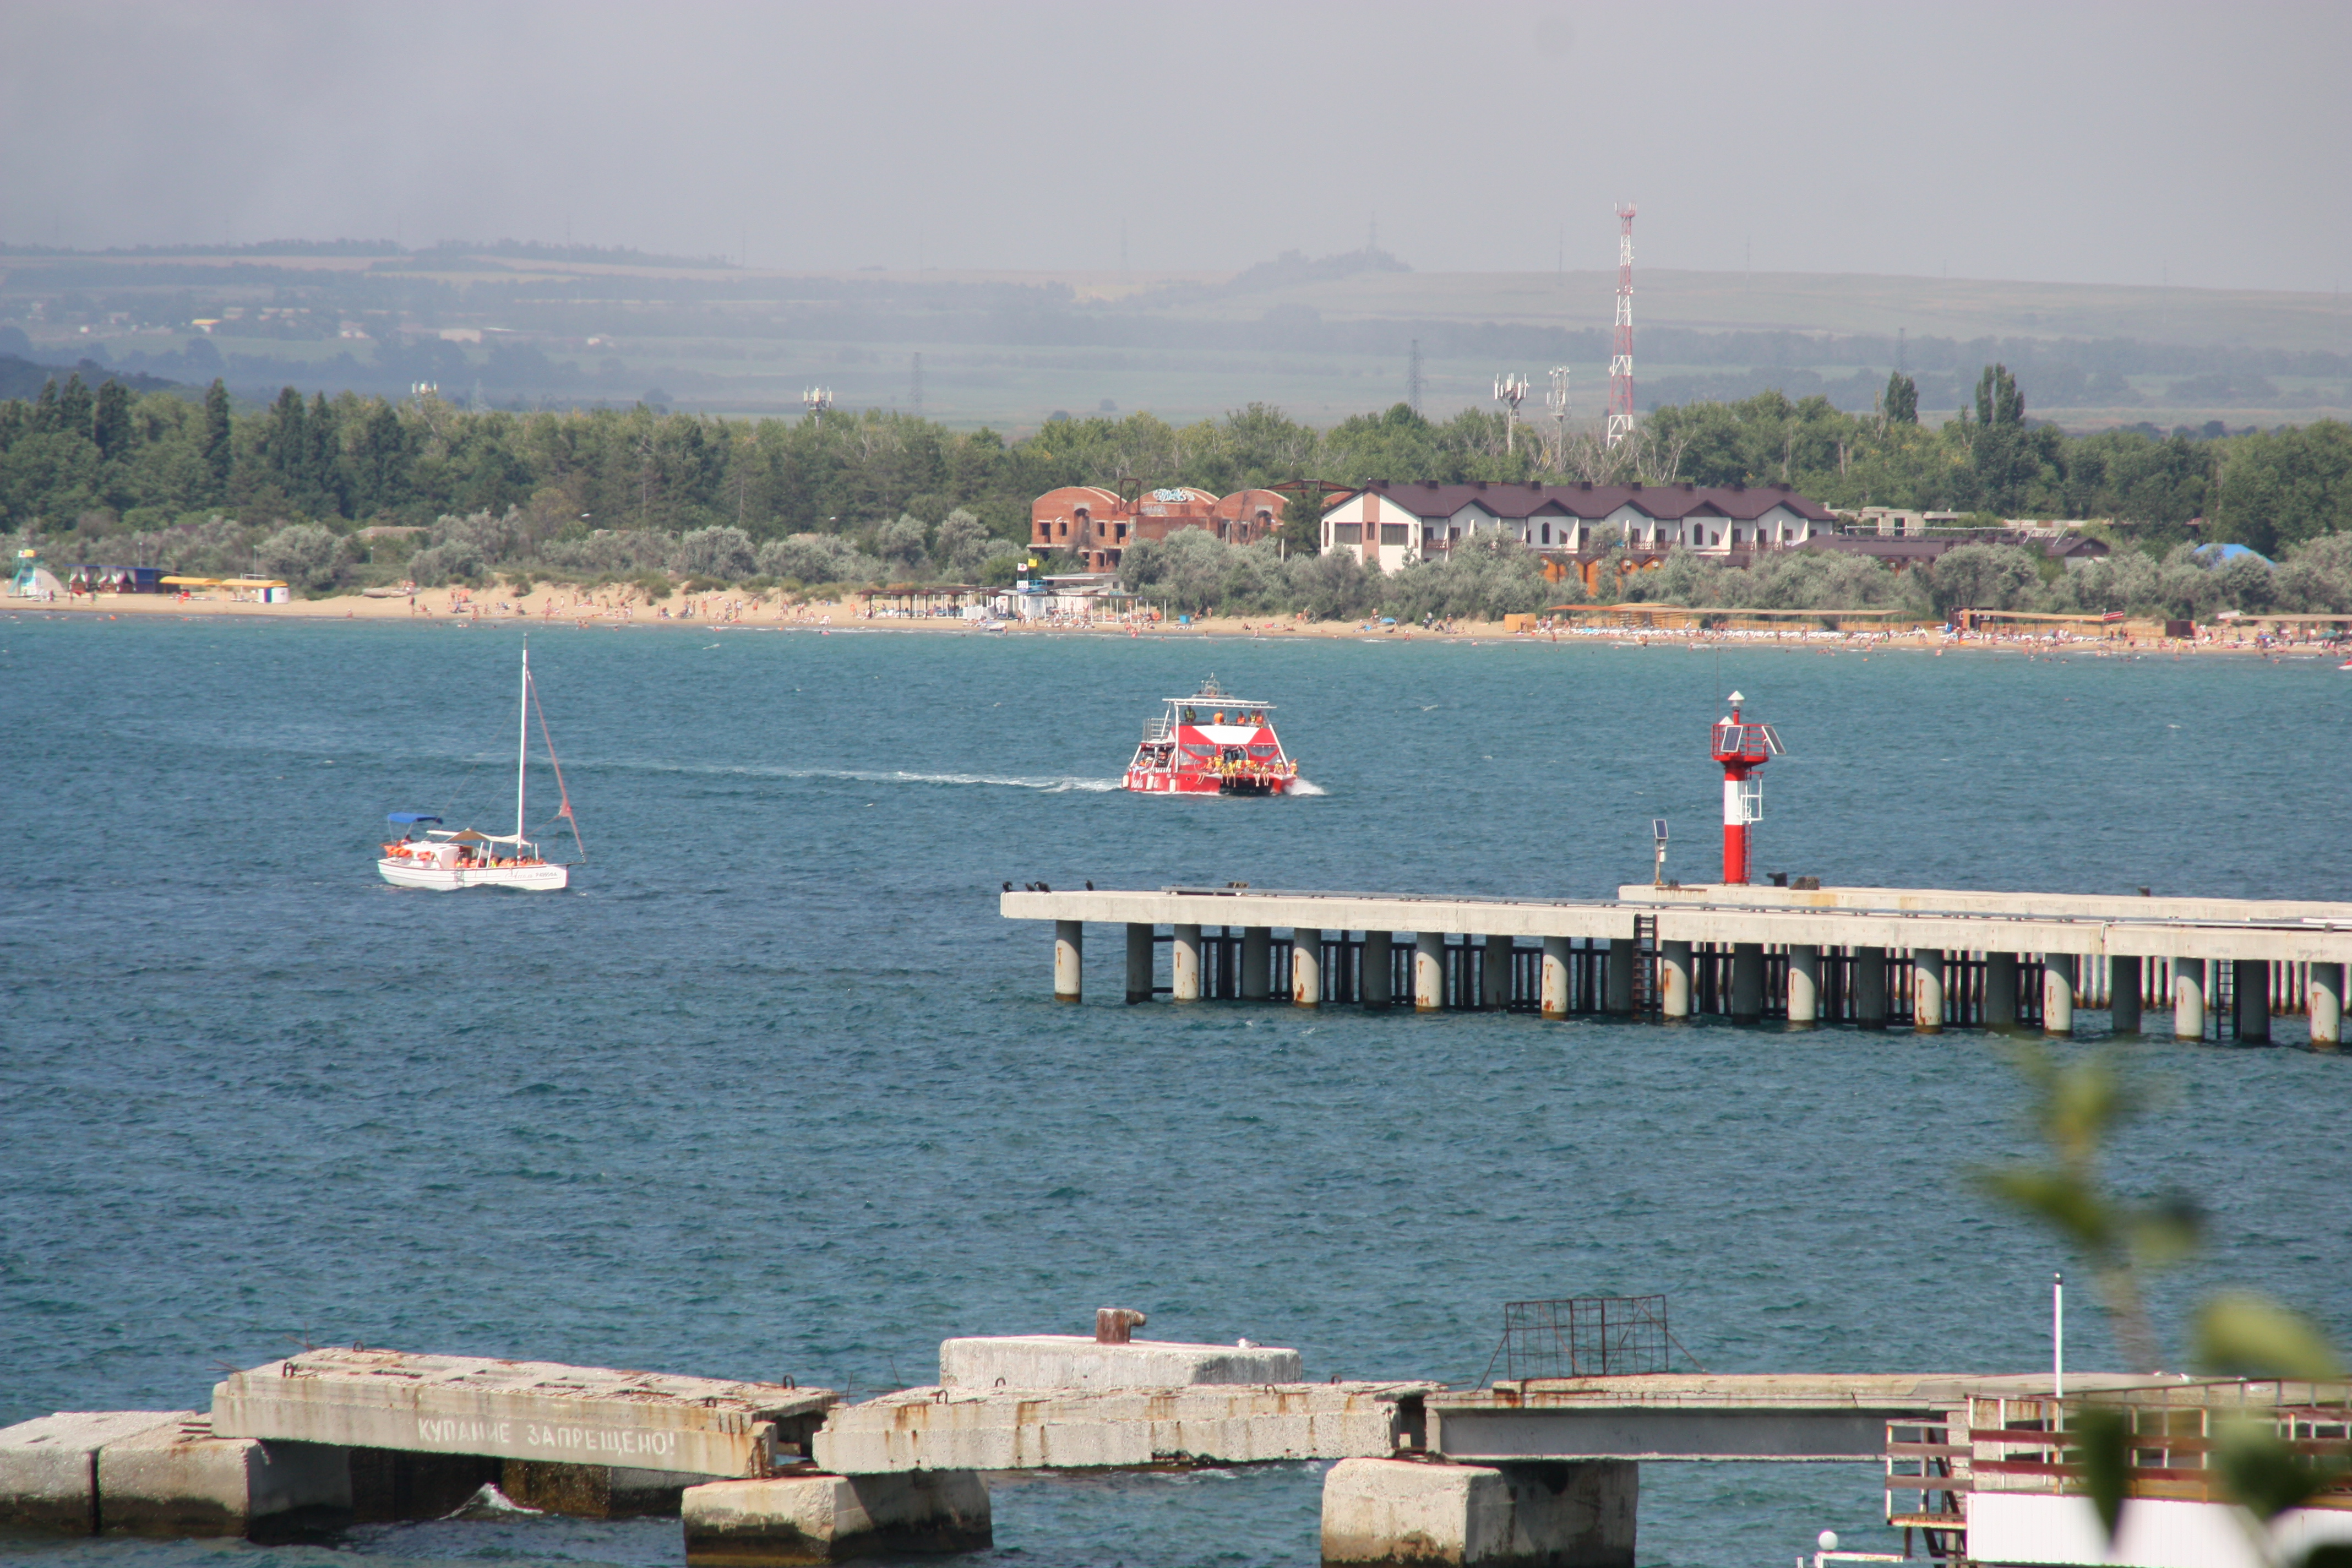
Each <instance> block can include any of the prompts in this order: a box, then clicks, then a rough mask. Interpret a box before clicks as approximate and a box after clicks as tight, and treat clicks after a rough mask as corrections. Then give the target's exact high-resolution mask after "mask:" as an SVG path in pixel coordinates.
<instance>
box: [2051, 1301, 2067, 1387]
mask: <svg viewBox="0 0 2352 1568" xmlns="http://www.w3.org/2000/svg"><path fill="white" fill-rule="evenodd" d="M2050 1394H2051V1397H2052V1398H2053V1399H2063V1398H2064V1397H2065V1396H2066V1276H2064V1275H2063V1274H2053V1275H2052V1276H2051V1277H2050Z"/></svg>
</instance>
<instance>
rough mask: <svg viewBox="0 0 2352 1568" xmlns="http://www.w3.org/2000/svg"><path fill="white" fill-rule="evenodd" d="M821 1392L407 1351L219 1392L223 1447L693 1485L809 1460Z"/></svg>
mask: <svg viewBox="0 0 2352 1568" xmlns="http://www.w3.org/2000/svg"><path fill="white" fill-rule="evenodd" d="M834 1397H835V1396H834V1395H833V1394H831V1393H829V1392H828V1391H826V1390H824V1389H821V1388H791V1387H785V1386H782V1385H780V1384H765V1383H735V1382H729V1381H723V1380H720V1379H718V1378H708V1377H676V1376H671V1375H668V1374H667V1373H648V1372H619V1371H614V1370H611V1369H609V1368H605V1367H583V1366H561V1365H557V1364H555V1363H551V1362H516V1361H494V1360H490V1359H488V1358H485V1357H480V1356H443V1355H414V1354H410V1353H408V1352H402V1351H384V1350H357V1349H334V1350H313V1351H305V1352H302V1353H301V1354H299V1355H297V1356H289V1357H288V1358H287V1359H286V1360H284V1361H281V1362H271V1363H268V1365H266V1366H259V1367H256V1368H254V1369H253V1370H251V1371H249V1372H241V1373H236V1374H235V1375H234V1376H231V1377H229V1378H227V1379H226V1380H224V1381H223V1382H221V1383H220V1384H217V1385H215V1388H214V1389H213V1429H214V1430H215V1432H217V1433H219V1434H220V1435H221V1436H238V1437H264V1438H269V1439H272V1440H287V1441H296V1442H307V1443H334V1444H340V1445H342V1446H345V1447H354V1448H396V1449H401V1450H404V1451H405V1452H409V1453H425V1454H482V1455H489V1456H493V1457H495V1458H502V1459H541V1460H552V1461H555V1462H557V1463H559V1464H570V1465H617V1466H624V1467H627V1468H643V1469H659V1470H668V1471H673V1472H677V1473H683V1474H690V1475H698V1476H764V1475H767V1474H769V1473H770V1472H771V1471H772V1469H773V1468H775V1466H776V1464H777V1463H778V1462H779V1460H785V1461H789V1460H793V1459H797V1458H800V1456H801V1454H802V1452H803V1448H802V1445H803V1443H804V1442H805V1441H806V1438H807V1435H808V1434H809V1433H810V1432H813V1431H814V1430H815V1428H816V1427H817V1426H818V1425H819V1424H820V1423H821V1422H822V1421H823V1419H824V1411H825V1409H826V1408H827V1407H828V1406H829V1405H832V1404H833V1403H834Z"/></svg>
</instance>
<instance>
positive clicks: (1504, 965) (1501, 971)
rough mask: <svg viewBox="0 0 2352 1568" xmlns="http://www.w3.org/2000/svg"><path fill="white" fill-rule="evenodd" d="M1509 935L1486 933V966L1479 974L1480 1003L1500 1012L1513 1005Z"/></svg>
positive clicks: (1492, 1010)
mask: <svg viewBox="0 0 2352 1568" xmlns="http://www.w3.org/2000/svg"><path fill="white" fill-rule="evenodd" d="M1515 945H1516V944H1515V943H1514V942H1512V941H1511V939H1510V938H1509V937H1507V936H1496V935H1495V934H1494V933H1493V932H1492V931H1489V932H1488V933H1487V935H1486V969H1485V970H1484V971H1483V972H1482V973H1480V974H1479V976H1478V1003H1479V1005H1481V1006H1483V1007H1485V1008H1486V1009H1487V1010H1488V1011H1490V1012H1500V1011H1502V1010H1503V1009H1504V1008H1506V1007H1508V1006H1509V1005H1511V949H1512V947H1513V946H1515Z"/></svg>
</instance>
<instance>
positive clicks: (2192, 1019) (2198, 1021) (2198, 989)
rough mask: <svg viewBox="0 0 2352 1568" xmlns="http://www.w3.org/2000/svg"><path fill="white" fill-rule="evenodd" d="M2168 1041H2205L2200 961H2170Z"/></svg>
mask: <svg viewBox="0 0 2352 1568" xmlns="http://www.w3.org/2000/svg"><path fill="white" fill-rule="evenodd" d="M2172 1037H2173V1038H2174V1039H2176V1040H2201V1039H2203V1038H2204V1037H2205V961H2204V960H2203V959H2201V958H2176V959H2174V960H2173V961H2172Z"/></svg>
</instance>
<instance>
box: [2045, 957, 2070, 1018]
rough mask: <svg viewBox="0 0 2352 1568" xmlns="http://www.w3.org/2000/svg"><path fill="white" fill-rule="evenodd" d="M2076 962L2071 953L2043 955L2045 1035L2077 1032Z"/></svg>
mask: <svg viewBox="0 0 2352 1568" xmlns="http://www.w3.org/2000/svg"><path fill="white" fill-rule="evenodd" d="M2074 962H2075V960H2074V954H2073V953H2071V952H2045V953H2043V954H2042V1033H2043V1034H2045V1035H2071V1034H2073V1033H2074Z"/></svg>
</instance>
